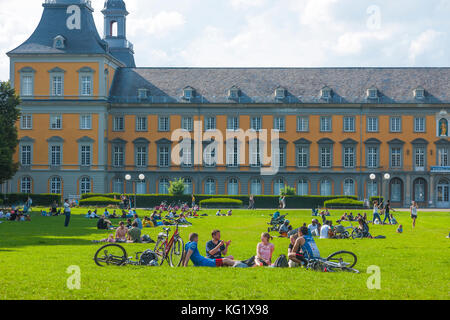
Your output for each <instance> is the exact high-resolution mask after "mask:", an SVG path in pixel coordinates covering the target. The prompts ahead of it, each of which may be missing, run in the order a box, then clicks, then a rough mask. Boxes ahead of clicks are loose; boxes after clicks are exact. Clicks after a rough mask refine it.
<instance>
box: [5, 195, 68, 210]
mask: <svg viewBox="0 0 450 320" xmlns="http://www.w3.org/2000/svg"><path fill="white" fill-rule="evenodd" d="M5 197H6V201H4V202H5V205H23V204H25V202H26V201H27V200H28V197H30V198H31V200H33V204H32V205H33V206H43V207H46V206H51V205H52V204H53V202H54V201H56V203H57V204H58V205H61V203H62V201H61V195H60V194H45V193H44V194H25V193H7V194H0V199H2V200H5Z"/></svg>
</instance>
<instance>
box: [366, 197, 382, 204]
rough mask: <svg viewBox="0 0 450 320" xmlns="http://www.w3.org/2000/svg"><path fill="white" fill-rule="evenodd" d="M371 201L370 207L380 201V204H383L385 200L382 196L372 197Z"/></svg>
mask: <svg viewBox="0 0 450 320" xmlns="http://www.w3.org/2000/svg"><path fill="white" fill-rule="evenodd" d="M369 201H370V206H373V202H374V201H378V204H380V203H382V202H383V201H384V198H383V197H382V196H379V197H370V198H369Z"/></svg>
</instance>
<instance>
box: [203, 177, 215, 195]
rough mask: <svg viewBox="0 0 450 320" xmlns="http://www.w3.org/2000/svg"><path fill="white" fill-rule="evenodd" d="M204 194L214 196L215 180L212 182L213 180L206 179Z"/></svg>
mask: <svg viewBox="0 0 450 320" xmlns="http://www.w3.org/2000/svg"><path fill="white" fill-rule="evenodd" d="M205 193H206V194H216V180H214V179H213V178H208V179H206V183H205Z"/></svg>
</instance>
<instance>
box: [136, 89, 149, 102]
mask: <svg viewBox="0 0 450 320" xmlns="http://www.w3.org/2000/svg"><path fill="white" fill-rule="evenodd" d="M138 98H139V99H140V100H143V99H147V89H138Z"/></svg>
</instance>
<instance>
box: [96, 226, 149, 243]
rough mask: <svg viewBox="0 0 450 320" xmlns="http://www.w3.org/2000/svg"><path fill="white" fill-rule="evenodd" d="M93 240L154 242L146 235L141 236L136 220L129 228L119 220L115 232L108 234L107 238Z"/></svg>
mask: <svg viewBox="0 0 450 320" xmlns="http://www.w3.org/2000/svg"><path fill="white" fill-rule="evenodd" d="M94 242H109V243H115V242H118V243H124V242H128V243H142V242H144V243H154V241H153V240H152V239H151V238H150V237H149V236H148V235H144V236H142V237H141V229H140V228H139V225H138V223H137V222H136V221H134V222H133V223H132V224H131V228H127V227H126V226H125V223H124V222H123V221H121V222H119V227H118V228H117V229H116V234H115V235H113V234H110V235H109V236H108V238H106V239H103V240H100V241H94Z"/></svg>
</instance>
